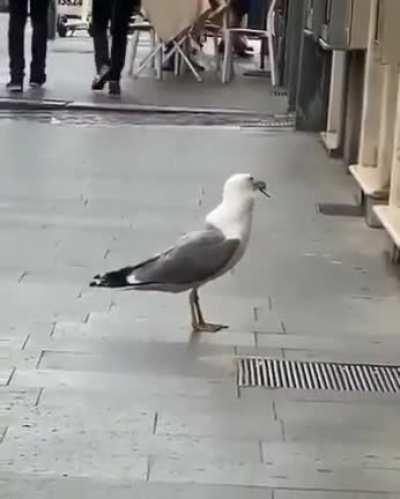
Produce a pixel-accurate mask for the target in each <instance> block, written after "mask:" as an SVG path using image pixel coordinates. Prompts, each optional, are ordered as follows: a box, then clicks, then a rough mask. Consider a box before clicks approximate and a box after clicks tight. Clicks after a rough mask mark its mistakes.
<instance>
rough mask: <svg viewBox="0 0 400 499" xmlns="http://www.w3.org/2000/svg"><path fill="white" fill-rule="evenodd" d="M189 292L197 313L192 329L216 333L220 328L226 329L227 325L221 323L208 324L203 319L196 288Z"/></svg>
mask: <svg viewBox="0 0 400 499" xmlns="http://www.w3.org/2000/svg"><path fill="white" fill-rule="evenodd" d="M190 294H191V299H192V300H193V304H194V309H195V311H196V315H197V317H196V318H197V324H193V331H195V332H198V333H200V332H204V333H216V332H217V331H220V330H221V329H227V327H228V326H224V325H223V324H210V323H207V322H206V321H205V320H204V317H203V314H202V312H201V308H200V300H199V294H198V293H197V289H193V290H192V292H191V293H190Z"/></svg>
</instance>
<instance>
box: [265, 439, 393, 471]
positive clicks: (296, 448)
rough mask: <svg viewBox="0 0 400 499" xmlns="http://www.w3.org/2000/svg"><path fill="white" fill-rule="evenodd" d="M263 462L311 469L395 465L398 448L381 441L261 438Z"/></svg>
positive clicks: (387, 467)
mask: <svg viewBox="0 0 400 499" xmlns="http://www.w3.org/2000/svg"><path fill="white" fill-rule="evenodd" d="M262 456H263V462H264V463H265V464H266V465H268V466H272V465H279V466H282V465H284V466H286V467H288V468H290V467H292V466H296V465H298V464H302V465H307V466H309V467H310V469H312V468H313V467H316V466H317V467H318V468H320V469H335V468H337V467H339V468H340V467H343V468H344V467H348V468H352V467H357V468H361V469H367V470H368V469H392V470H395V469H399V470H400V467H399V462H400V451H399V449H398V446H397V444H396V443H393V444H386V443H385V442H380V441H378V440H377V441H375V442H373V443H372V444H371V443H368V442H359V443H354V442H342V443H340V442H335V441H330V442H321V441H318V442H311V441H304V442H294V443H293V442H263V446H262Z"/></svg>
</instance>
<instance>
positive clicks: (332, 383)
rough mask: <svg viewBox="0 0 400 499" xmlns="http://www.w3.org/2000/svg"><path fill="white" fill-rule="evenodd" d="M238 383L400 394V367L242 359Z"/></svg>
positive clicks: (242, 385)
mask: <svg viewBox="0 0 400 499" xmlns="http://www.w3.org/2000/svg"><path fill="white" fill-rule="evenodd" d="M237 383H238V386H239V387H257V386H261V387H266V388H271V389H297V390H331V391H336V392H369V393H399V392H400V366H392V365H379V364H378V365H376V364H344V363H337V362H307V361H295V360H281V359H269V358H263V357H242V358H239V359H238V362H237Z"/></svg>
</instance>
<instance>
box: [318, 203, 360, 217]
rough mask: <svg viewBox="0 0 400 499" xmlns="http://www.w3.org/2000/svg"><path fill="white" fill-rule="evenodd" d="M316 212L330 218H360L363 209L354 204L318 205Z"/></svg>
mask: <svg viewBox="0 0 400 499" xmlns="http://www.w3.org/2000/svg"><path fill="white" fill-rule="evenodd" d="M317 209H318V212H319V213H321V214H322V215H328V216H331V217H362V216H363V215H364V210H363V207H362V206H360V205H354V204H340V203H318V205H317Z"/></svg>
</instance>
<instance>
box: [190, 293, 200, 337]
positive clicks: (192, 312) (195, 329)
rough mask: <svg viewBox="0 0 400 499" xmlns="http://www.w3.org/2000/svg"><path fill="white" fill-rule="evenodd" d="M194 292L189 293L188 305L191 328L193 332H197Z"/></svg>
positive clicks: (197, 321)
mask: <svg viewBox="0 0 400 499" xmlns="http://www.w3.org/2000/svg"><path fill="white" fill-rule="evenodd" d="M195 301H196V300H195V290H194V289H192V291H191V292H190V293H189V304H190V315H191V317H192V328H193V331H198V330H199V319H198V317H197V309H196V305H195Z"/></svg>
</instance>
